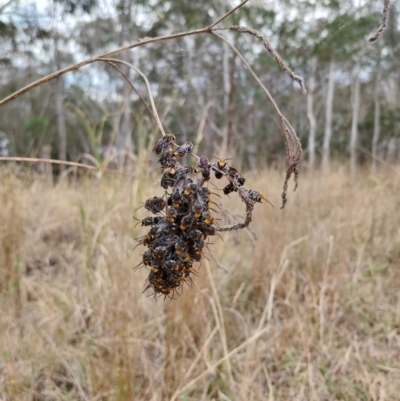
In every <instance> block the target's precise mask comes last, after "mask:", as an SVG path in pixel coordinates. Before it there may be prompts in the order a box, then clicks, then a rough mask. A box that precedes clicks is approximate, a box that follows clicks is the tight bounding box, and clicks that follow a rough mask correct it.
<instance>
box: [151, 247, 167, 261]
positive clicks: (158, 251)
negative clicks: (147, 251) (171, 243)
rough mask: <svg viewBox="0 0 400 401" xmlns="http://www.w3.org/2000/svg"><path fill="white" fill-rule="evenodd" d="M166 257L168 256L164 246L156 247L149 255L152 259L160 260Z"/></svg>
mask: <svg viewBox="0 0 400 401" xmlns="http://www.w3.org/2000/svg"><path fill="white" fill-rule="evenodd" d="M167 255H168V247H166V246H158V247H157V248H155V249H154V250H153V252H152V253H151V256H152V257H153V258H154V259H162V258H163V257H164V256H167Z"/></svg>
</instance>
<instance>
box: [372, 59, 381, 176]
mask: <svg viewBox="0 0 400 401" xmlns="http://www.w3.org/2000/svg"><path fill="white" fill-rule="evenodd" d="M380 75H381V74H380V65H378V71H377V72H376V78H375V90H374V135H373V137H372V171H376V158H377V156H378V154H377V153H378V152H377V146H378V141H379V135H380V132H381V122H380V119H381V103H380V101H379V88H380Z"/></svg>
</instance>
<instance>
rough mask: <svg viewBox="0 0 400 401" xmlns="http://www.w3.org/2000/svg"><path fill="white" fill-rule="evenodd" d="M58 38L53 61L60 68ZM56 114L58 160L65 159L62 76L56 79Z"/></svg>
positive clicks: (65, 140) (61, 169) (62, 166)
mask: <svg viewBox="0 0 400 401" xmlns="http://www.w3.org/2000/svg"><path fill="white" fill-rule="evenodd" d="M58 46H59V45H58V39H57V38H56V39H55V40H54V47H55V49H54V61H55V64H56V69H57V70H60V69H61V62H60V52H59V50H58ZM55 88H56V93H55V95H56V115H57V133H58V140H59V142H58V144H59V145H58V147H59V148H58V158H59V159H60V160H67V132H66V128H65V116H64V109H63V102H64V95H63V89H64V85H63V77H59V78H57V79H56V86H55ZM64 169H65V166H64V165H62V164H61V165H60V171H61V172H63V171H64Z"/></svg>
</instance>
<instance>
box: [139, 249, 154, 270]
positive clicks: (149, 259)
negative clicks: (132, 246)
mask: <svg viewBox="0 0 400 401" xmlns="http://www.w3.org/2000/svg"><path fill="white" fill-rule="evenodd" d="M152 261H153V258H152V256H151V250H150V249H148V250H147V251H146V252H145V253H144V254H143V258H142V263H143V264H144V265H145V266H151V264H152Z"/></svg>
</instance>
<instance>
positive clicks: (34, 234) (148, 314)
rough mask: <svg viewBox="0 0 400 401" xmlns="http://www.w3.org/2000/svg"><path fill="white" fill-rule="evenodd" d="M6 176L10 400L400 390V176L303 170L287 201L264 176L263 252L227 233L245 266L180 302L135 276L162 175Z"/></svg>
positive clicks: (5, 373) (4, 380)
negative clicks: (148, 290)
mask: <svg viewBox="0 0 400 401" xmlns="http://www.w3.org/2000/svg"><path fill="white" fill-rule="evenodd" d="M0 182H1V185H0V303H1V309H0V339H1V341H0V399H1V400H2V401H5V400H21V401H25V400H36V401H39V400H40V401H45V400H46V401H47V400H93V401H94V400H182V401H184V400H221V401H225V400H232V401H233V400H269V401H272V400H299V401H300V400H305V401H306V400H307V401H308V400H373V401H377V400H399V398H400V213H399V210H400V198H399V188H400V177H399V174H398V173H396V172H394V171H392V170H385V171H381V172H378V173H376V174H375V175H371V174H369V173H363V174H359V175H358V176H357V177H356V178H355V179H354V180H353V179H351V178H350V177H349V176H348V175H347V173H346V170H345V169H344V168H341V167H337V168H335V169H334V171H333V172H331V173H329V174H320V173H318V174H315V175H303V176H302V177H301V182H300V186H299V189H298V191H297V192H296V193H294V194H290V196H289V203H288V205H287V207H286V209H284V210H283V211H281V210H280V209H279V204H280V192H281V183H282V174H281V173H277V172H275V171H272V170H269V171H267V170H265V171H261V172H259V173H257V174H253V176H252V177H251V176H249V178H248V183H249V187H251V188H254V189H257V190H260V192H262V193H263V194H264V195H265V196H266V197H267V198H268V199H269V200H271V201H272V202H273V203H274V204H275V206H276V207H275V208H272V207H270V206H269V205H268V204H262V205H257V207H256V212H255V221H254V223H253V225H252V228H253V229H254V231H255V233H256V235H257V237H258V241H257V242H256V243H255V249H254V248H253V244H252V242H251V241H250V240H249V237H248V236H247V235H246V233H244V232H241V233H239V234H223V235H222V238H223V241H222V240H221V239H220V238H219V237H215V238H213V240H212V242H213V244H212V245H210V249H211V250H212V252H213V254H214V256H215V258H216V259H217V260H218V261H219V263H220V264H223V265H224V266H225V267H226V268H227V269H228V270H229V273H226V272H225V271H224V270H223V269H220V268H219V267H217V266H216V264H215V263H214V261H213V259H212V258H211V257H209V258H210V261H205V262H204V263H203V264H202V266H201V267H200V269H199V272H198V273H199V275H198V277H196V278H195V280H194V283H195V286H194V287H193V288H189V287H186V288H185V289H184V291H183V294H182V296H181V297H180V298H178V299H177V300H176V301H175V300H173V301H169V300H167V301H166V302H164V301H163V300H162V299H158V301H157V302H155V301H154V299H153V298H151V297H146V295H145V294H142V291H143V289H144V280H145V278H146V273H147V272H146V270H145V269H141V270H139V271H137V272H133V270H132V268H133V267H134V266H135V265H136V264H137V263H138V262H139V261H140V258H141V256H140V255H141V253H142V252H141V249H139V248H137V249H136V250H135V251H132V249H133V248H134V246H135V245H136V243H135V241H134V238H135V237H138V236H140V235H142V234H143V233H144V231H145V230H143V228H142V227H140V225H139V226H136V223H137V222H136V221H135V220H134V219H133V218H132V216H133V214H134V212H133V211H134V209H136V208H137V207H138V206H139V205H140V203H141V202H142V201H144V200H145V199H147V198H148V197H150V196H154V195H155V194H158V193H160V191H161V189H160V188H159V187H154V185H153V184H154V182H153V181H151V180H150V181H149V180H137V179H126V178H122V179H119V178H118V179H115V178H114V177H112V178H102V179H100V180H98V179H89V178H84V179H82V180H81V181H80V182H79V183H67V182H66V180H64V181H62V182H61V183H59V184H57V185H55V186H52V185H49V184H48V183H46V182H44V181H40V180H38V179H33V178H32V177H30V176H29V175H28V174H25V175H23V176H22V175H21V173H19V174H16V173H15V171H14V172H13V171H12V170H11V169H9V168H8V169H6V168H3V169H2V170H1V171H0ZM246 185H247V183H246ZM227 205H229V207H230V208H231V209H232V210H235V211H237V212H240V211H241V206H242V205H241V204H240V202H239V201H236V200H235V199H234V198H232V200H229V201H228V202H227V204H226V206H227ZM135 215H136V216H137V217H141V216H145V211H144V209H143V208H142V209H139V210H138V211H137V212H136V213H135Z"/></svg>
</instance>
